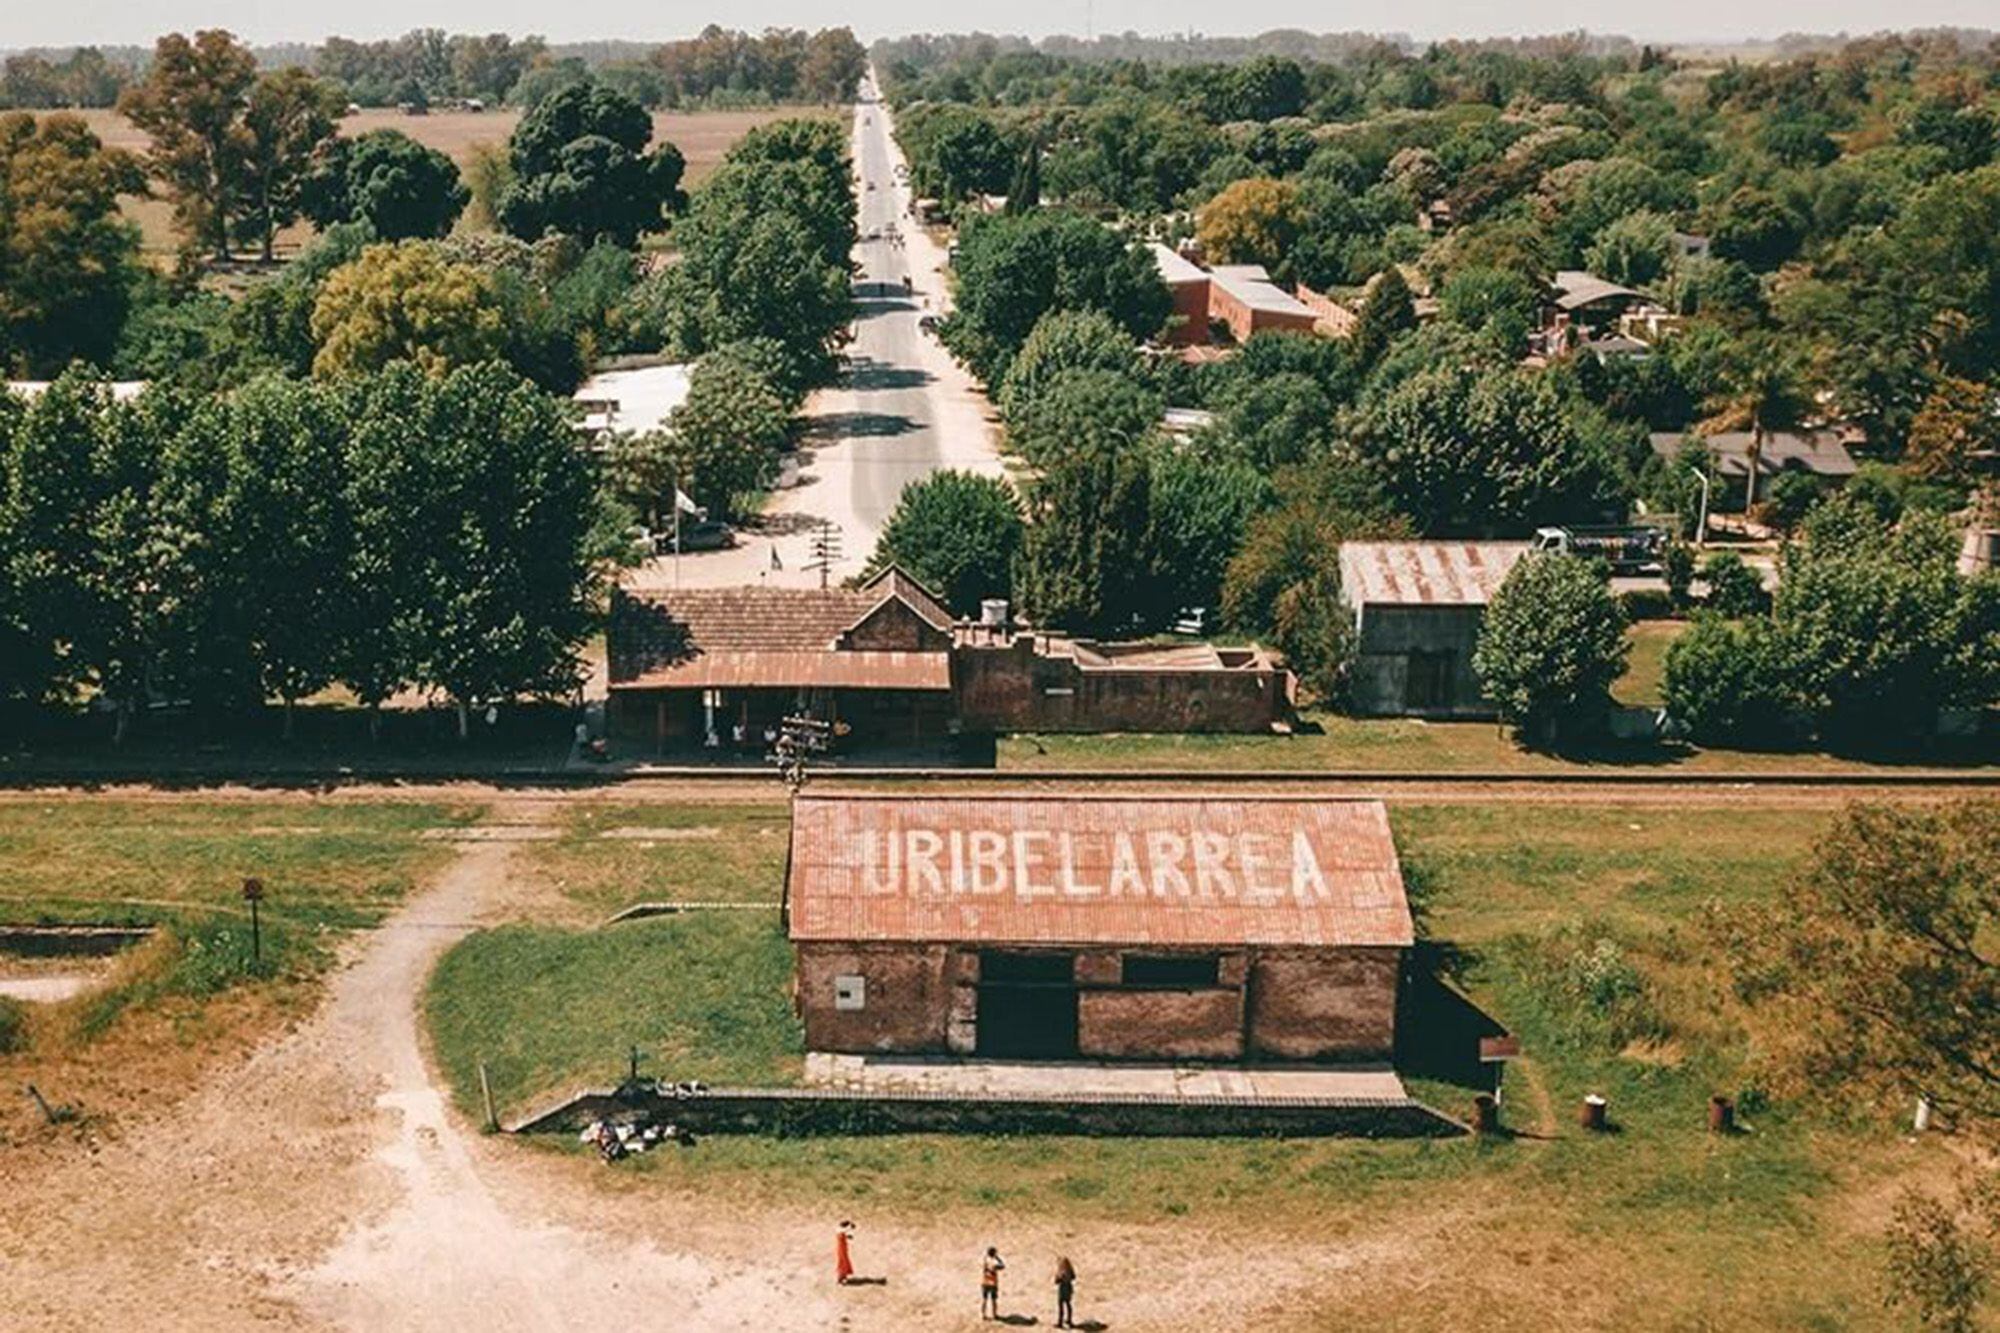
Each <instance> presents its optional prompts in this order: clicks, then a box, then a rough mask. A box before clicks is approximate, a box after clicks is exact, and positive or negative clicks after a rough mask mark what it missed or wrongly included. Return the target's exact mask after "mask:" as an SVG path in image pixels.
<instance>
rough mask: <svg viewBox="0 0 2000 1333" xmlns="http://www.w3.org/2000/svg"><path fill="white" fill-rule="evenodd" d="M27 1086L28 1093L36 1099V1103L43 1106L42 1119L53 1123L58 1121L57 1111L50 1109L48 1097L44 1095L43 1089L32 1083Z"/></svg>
mask: <svg viewBox="0 0 2000 1333" xmlns="http://www.w3.org/2000/svg"><path fill="white" fill-rule="evenodd" d="M27 1088H28V1095H29V1096H30V1097H33V1098H34V1099H35V1105H37V1106H39V1107H41V1108H42V1119H44V1120H46V1121H48V1122H49V1123H50V1124H51V1125H53V1124H54V1123H55V1122H56V1113H55V1112H54V1111H53V1110H51V1109H49V1100H48V1098H46V1097H44V1096H42V1092H41V1089H40V1088H37V1087H36V1086H35V1085H34V1084H32V1083H30V1084H28V1085H27Z"/></svg>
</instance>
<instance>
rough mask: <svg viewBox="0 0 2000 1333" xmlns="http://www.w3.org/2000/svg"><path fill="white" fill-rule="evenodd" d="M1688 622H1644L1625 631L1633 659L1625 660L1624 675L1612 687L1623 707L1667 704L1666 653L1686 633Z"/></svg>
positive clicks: (1653, 706)
mask: <svg viewBox="0 0 2000 1333" xmlns="http://www.w3.org/2000/svg"><path fill="white" fill-rule="evenodd" d="M1687 627H1688V622H1687V621H1685V620H1641V621H1639V622H1638V623H1637V624H1635V625H1633V626H1632V627H1631V628H1630V629H1628V630H1626V631H1625V642H1626V643H1627V644H1629V645H1631V650H1632V651H1631V655H1630V656H1628V657H1627V658H1626V659H1625V674H1624V675H1623V676H1621V677H1619V678H1618V683H1617V684H1615V685H1613V686H1612V687H1611V695H1612V697H1613V698H1615V699H1616V700H1618V702H1619V703H1621V704H1631V705H1633V706H1635V707H1641V708H1658V707H1660V706H1661V705H1662V704H1664V703H1665V702H1666V698H1665V696H1664V695H1662V694H1661V692H1660V684H1661V682H1662V681H1663V680H1665V678H1666V674H1667V649H1669V648H1671V647H1672V646H1673V643H1674V640H1675V639H1678V638H1679V637H1680V636H1681V635H1682V634H1684V633H1686V632H1687Z"/></svg>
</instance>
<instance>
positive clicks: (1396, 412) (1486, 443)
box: [1356, 363, 1622, 535]
mask: <svg viewBox="0 0 2000 1333" xmlns="http://www.w3.org/2000/svg"><path fill="white" fill-rule="evenodd" d="M1356 449H1357V452H1358V454H1359V456H1360V457H1361V458H1362V459H1363V460H1364V461H1365V462H1367V464H1368V465H1369V466H1370V467H1371V468H1373V469H1374V471H1375V473H1376V475H1377V477H1379V478H1380V480H1381V483H1382V486H1383V488H1384V490H1386V491H1387V492H1388V494H1389V495H1390V496H1391V497H1393V498H1394V500H1395V502H1396V505H1397V507H1398V508H1399V509H1401V510H1402V511H1403V512H1404V513H1406V514H1408V515H1409V516H1410V518H1411V520H1412V522H1413V523H1414V524H1415V525H1416V527H1417V529H1418V531H1420V532H1423V533H1426V534H1432V535H1435V534H1474V533H1494V532H1514V531H1519V530H1520V529H1521V528H1523V527H1532V526H1534V525H1535V524H1536V523H1543V522H1556V521H1570V522H1573V521H1575V520H1576V517H1577V515H1578V514H1580V513H1591V512H1595V511H1600V510H1602V509H1604V508H1607V507H1609V505H1608V502H1610V501H1613V500H1615V499H1616V498H1617V497H1618V496H1619V493H1620V490H1619V488H1620V486H1621V485H1622V483H1621V481H1620V480H1619V477H1618V470H1617V468H1616V466H1615V463H1614V460H1612V459H1610V458H1607V457H1605V456H1604V453H1603V449H1602V445H1601V443H1600V442H1598V441H1594V440H1592V439H1589V438H1586V437H1585V436H1584V435H1583V434H1582V433H1580V432H1579V431H1578V429H1577V424H1576V421H1575V420H1574V419H1573V417H1572V415H1571V413H1570V410H1569V407H1568V405H1567V404H1565V403H1564V402H1563V401H1562V399H1561V397H1560V395H1559V394H1558V392H1557V390H1556V388H1555V385H1554V384H1553V382H1552V381H1551V380H1550V378H1549V377H1547V376H1545V375H1538V374H1535V373H1532V372H1524V371H1519V370H1514V369H1511V368H1510V369H1494V370H1481V369H1479V368H1478V367H1476V366H1470V365H1465V364H1462V363H1461V364H1456V365H1454V364H1445V365H1440V366H1437V367H1436V368H1435V369H1431V370H1427V371H1423V372H1421V373H1419V374H1416V375H1414V376H1412V377H1411V378H1410V379H1408V380H1407V381H1405V382H1404V383H1403V384H1401V385H1400V386H1399V387H1397V388H1396V389H1394V390H1393V391H1391V392H1390V393H1389V395H1388V397H1387V398H1385V399H1384V400H1383V402H1382V403H1381V404H1380V405H1379V406H1378V407H1377V408H1376V409H1375V410H1374V411H1373V412H1372V413H1371V414H1370V419H1369V422H1368V426H1367V430H1366V432H1365V434H1364V436H1363V437H1362V438H1361V439H1359V440H1357V441H1356Z"/></svg>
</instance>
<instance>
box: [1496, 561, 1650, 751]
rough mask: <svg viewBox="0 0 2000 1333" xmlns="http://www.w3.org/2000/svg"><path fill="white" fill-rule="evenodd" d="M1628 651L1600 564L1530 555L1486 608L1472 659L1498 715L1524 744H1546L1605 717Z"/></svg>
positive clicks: (1621, 618) (1620, 618)
mask: <svg viewBox="0 0 2000 1333" xmlns="http://www.w3.org/2000/svg"><path fill="white" fill-rule="evenodd" d="M1626 652H1627V645H1626V643H1625V615H1624V613H1623V612H1622V611H1621V610H1619V607H1618V602H1617V600H1616V599H1615V598H1613V597H1612V595H1611V588H1610V584H1609V583H1608V581H1607V580H1606V579H1605V577H1604V570H1603V566H1601V565H1599V564H1598V563H1597V562H1595V561H1590V560H1579V559H1577V558H1575V557H1574V556H1567V555H1536V554H1530V555H1526V556H1523V557H1522V558H1521V560H1520V562H1519V563H1518V564H1516V565H1515V566H1514V568H1513V570H1512V571H1511V572H1510V573H1509V574H1508V575H1507V580H1506V582H1504V583H1502V584H1501V585H1500V590H1499V591H1498V592H1497V593H1495V594H1494V595H1493V601H1492V603H1491V604H1490V605H1489V606H1488V607H1487V608H1486V617H1485V619H1484V621H1483V622H1482V623H1481V625H1480V629H1479V646H1478V648H1477V649H1476V650H1475V651H1474V653H1473V656H1472V666H1473V669H1474V670H1475V671H1477V672H1478V673H1479V679H1480V682H1481V684H1483V685H1484V686H1485V687H1486V693H1487V695H1488V697H1489V698H1491V699H1492V700H1493V702H1494V704H1495V705H1496V706H1497V707H1498V708H1499V710H1500V716H1501V717H1502V718H1504V719H1505V720H1506V721H1507V722H1509V723H1511V724H1512V725H1513V726H1514V727H1515V729H1516V730H1517V731H1518V732H1519V733H1520V735H1521V736H1522V737H1523V738H1524V739H1525V740H1526V741H1527V742H1528V743H1529V744H1531V745H1534V744H1546V743H1548V742H1550V741H1552V740H1554V739H1556V738H1557V736H1558V735H1559V733H1562V732H1564V731H1569V732H1572V733H1573V732H1576V731H1578V730H1581V729H1583V728H1584V727H1585V726H1586V725H1588V724H1589V723H1592V722H1595V721H1600V720H1601V719H1602V717H1603V714H1604V712H1605V710H1606V708H1607V706H1608V703H1609V699H1610V692H1611V683H1612V682H1613V681H1615V680H1617V679H1618V677H1619V676H1621V675H1622V674H1624V671H1625V656H1626Z"/></svg>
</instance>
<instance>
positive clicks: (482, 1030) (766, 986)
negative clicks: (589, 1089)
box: [424, 911, 804, 1113]
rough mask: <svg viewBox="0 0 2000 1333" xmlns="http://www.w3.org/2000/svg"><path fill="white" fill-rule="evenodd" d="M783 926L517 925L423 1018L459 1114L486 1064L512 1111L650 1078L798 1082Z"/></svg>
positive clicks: (468, 949)
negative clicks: (636, 1074)
mask: <svg viewBox="0 0 2000 1333" xmlns="http://www.w3.org/2000/svg"><path fill="white" fill-rule="evenodd" d="M791 972H792V962H791V948H790V946H789V945H787V944H786V942H785V939H784V936H783V934H782V933H781V932H780V930H779V928H778V921H777V914H776V913H775V912H772V913H769V914H766V913H763V912H742V911H729V912H691V913H688V914H686V915H682V916H671V917H654V918H650V919H647V920H643V921H634V922H630V923H627V924H625V925H620V926H614V927H610V928H608V929H605V930H601V931H575V930H567V929H561V928H557V927H549V926H529V925H516V926H504V927H501V928H499V929H496V930H488V931H481V932H480V933H478V934H476V935H473V936H472V937H470V938H469V939H466V940H464V941H463V942H461V943H460V944H459V945H458V946H457V947H455V948H453V949H452V950H451V951H450V952H449V953H448V954H446V955H445V957H444V960H443V961H442V962H441V963H440V964H439V965H438V968H437V971H436V972H435V973H434V974H433V975H432V977H431V981H430V987H429V990H428V992H427V993H426V996H425V1001H424V1006H425V1014H426V1017H427V1019H428V1021H429V1024H430V1029H431V1034H432V1036H433V1038H434V1040H435V1041H436V1048H437V1052H438V1059H439V1062H440V1063H441V1064H442V1065H443V1066H444V1070H445V1073H446V1075H447V1076H448V1077H449V1079H450V1081H451V1086H452V1089H453V1092H454V1094H455V1095H456V1096H457V1098H458V1102H459V1105H460V1107H461V1108H462V1109H464V1110H466V1111H467V1112H468V1113H471V1112H473V1111H474V1110H475V1109H476V1108H477V1107H478V1105H479V1102H478V1098H479V1091H478V1089H479V1073H478V1068H479V1063H480V1062H481V1061H484V1062H485V1063H486V1066H487V1073H488V1076H489V1078H490V1079H491V1080H492V1084H493V1094H494V1097H495V1100H496V1101H498V1102H499V1103H500V1105H501V1106H503V1107H505V1108H508V1109H510V1110H513V1111H520V1110H524V1109H526V1107H527V1105H528V1104H529V1103H530V1102H532V1101H534V1100H535V1099H536V1098H538V1097H542V1096H546V1095H548V1094H550V1093H552V1092H558V1091H567V1090H568V1089H569V1088H571V1087H573V1086H576V1085H580V1084H612V1083H616V1082H617V1081H618V1080H619V1079H621V1078H622V1077H624V1072H625V1068H626V1059H627V1054H628V1052H629V1051H630V1050H631V1048H632V1047H634V1046H636V1047H638V1048H639V1050H640V1052H641V1058H642V1067H643V1069H644V1072H646V1073H649V1074H657V1075H660V1076H662V1077H667V1078H673V1079H701V1080H703V1081H704V1082H707V1083H715V1084H722V1083H735V1084H746V1083H747V1084H772V1083H789V1082H795V1081H797V1079H798V1077H799V1073H800V1056H801V1054H802V1053H803V1050H804V1046H803V1036H802V1034H801V1031H800V1028H799V1024H798V1020H797V1019H796V1018H794V1017H793V1015H792V1006H791Z"/></svg>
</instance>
